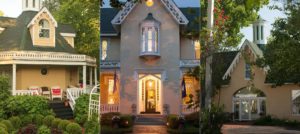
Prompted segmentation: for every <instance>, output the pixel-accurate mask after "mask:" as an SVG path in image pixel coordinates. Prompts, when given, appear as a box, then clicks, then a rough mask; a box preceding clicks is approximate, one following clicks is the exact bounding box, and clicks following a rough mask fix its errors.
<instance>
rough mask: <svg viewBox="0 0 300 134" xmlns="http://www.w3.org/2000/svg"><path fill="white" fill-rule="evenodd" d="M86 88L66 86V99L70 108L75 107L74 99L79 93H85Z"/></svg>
mask: <svg viewBox="0 0 300 134" xmlns="http://www.w3.org/2000/svg"><path fill="white" fill-rule="evenodd" d="M85 93H86V90H85V89H82V88H68V89H67V99H69V104H70V107H71V109H72V110H74V108H75V104H76V99H78V98H79V96H80V95H82V94H85Z"/></svg>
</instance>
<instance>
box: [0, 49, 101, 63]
mask: <svg viewBox="0 0 300 134" xmlns="http://www.w3.org/2000/svg"><path fill="white" fill-rule="evenodd" d="M0 59H1V60H35V61H45V60H51V61H76V62H78V61H85V62H90V63H96V59H95V58H92V57H89V56H86V55H79V54H68V53H61V52H43V53H41V52H37V51H8V52H1V53H0Z"/></svg>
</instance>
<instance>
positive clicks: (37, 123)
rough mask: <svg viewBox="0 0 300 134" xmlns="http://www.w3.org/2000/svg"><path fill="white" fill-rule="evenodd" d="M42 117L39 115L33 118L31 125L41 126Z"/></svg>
mask: <svg viewBox="0 0 300 134" xmlns="http://www.w3.org/2000/svg"><path fill="white" fill-rule="evenodd" d="M43 120H44V116H43V115H41V114H38V115H36V116H34V117H33V123H34V124H35V125H37V126H41V125H43Z"/></svg>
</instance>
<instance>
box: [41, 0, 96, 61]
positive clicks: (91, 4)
mask: <svg viewBox="0 0 300 134" xmlns="http://www.w3.org/2000/svg"><path fill="white" fill-rule="evenodd" d="M99 2H100V0H46V1H44V5H45V6H46V7H49V8H50V9H49V10H52V14H53V15H54V16H55V19H57V20H58V21H59V22H61V23H64V24H70V25H72V26H73V27H74V29H75V30H76V37H75V49H76V50H77V51H78V52H79V53H83V54H87V55H90V56H93V57H97V58H99V49H98V48H99V47H98V46H99V43H100V32H99V31H100V25H99V23H100V22H99V17H100V15H99V14H100V13H99ZM83 3H84V4H83Z"/></svg>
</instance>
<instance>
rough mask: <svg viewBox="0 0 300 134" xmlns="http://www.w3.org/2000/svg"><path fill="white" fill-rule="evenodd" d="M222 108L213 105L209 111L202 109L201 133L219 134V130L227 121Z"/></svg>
mask: <svg viewBox="0 0 300 134" xmlns="http://www.w3.org/2000/svg"><path fill="white" fill-rule="evenodd" d="M223 108H224V106H222V107H218V106H215V105H212V106H211V109H210V110H209V109H204V110H203V112H202V114H201V119H202V120H201V124H202V132H203V133H208V134H212V133H213V134H221V128H222V126H223V124H224V123H225V122H227V121H228V120H229V119H228V118H227V116H226V114H225V113H224V112H223Z"/></svg>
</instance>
